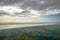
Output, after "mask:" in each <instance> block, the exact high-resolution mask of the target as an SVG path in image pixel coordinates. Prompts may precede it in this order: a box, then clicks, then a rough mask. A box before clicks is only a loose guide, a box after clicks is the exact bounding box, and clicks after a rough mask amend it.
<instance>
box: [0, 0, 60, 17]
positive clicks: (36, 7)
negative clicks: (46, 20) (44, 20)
mask: <svg viewBox="0 0 60 40" xmlns="http://www.w3.org/2000/svg"><path fill="white" fill-rule="evenodd" d="M57 13H60V0H0V16H3V15H6V16H17V17H40V16H42V15H51V14H57Z"/></svg>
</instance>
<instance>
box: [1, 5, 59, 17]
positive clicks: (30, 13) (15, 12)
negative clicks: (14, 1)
mask: <svg viewBox="0 0 60 40" xmlns="http://www.w3.org/2000/svg"><path fill="white" fill-rule="evenodd" d="M58 13H60V10H58V9H53V10H50V9H49V8H46V9H44V10H34V9H32V8H30V7H28V8H27V9H25V10H24V9H22V8H20V7H19V6H0V15H1V14H2V15H5V16H6V15H8V16H10V17H11V16H14V17H16V16H17V17H39V16H42V15H51V14H58Z"/></svg>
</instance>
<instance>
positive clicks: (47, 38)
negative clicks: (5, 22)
mask: <svg viewBox="0 0 60 40" xmlns="http://www.w3.org/2000/svg"><path fill="white" fill-rule="evenodd" d="M0 40H60V25H45V26H33V27H25V28H14V29H13V28H12V29H0Z"/></svg>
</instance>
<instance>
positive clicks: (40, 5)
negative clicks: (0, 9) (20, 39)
mask: <svg viewBox="0 0 60 40" xmlns="http://www.w3.org/2000/svg"><path fill="white" fill-rule="evenodd" d="M22 2H23V3H24V4H23V5H19V4H18V3H22ZM15 3H16V4H18V5H19V6H21V8H23V9H24V8H27V7H31V8H32V9H35V10H36V9H37V10H42V9H46V8H47V7H51V6H53V7H54V8H57V9H60V0H0V5H14V4H15ZM54 8H53V9H54Z"/></svg>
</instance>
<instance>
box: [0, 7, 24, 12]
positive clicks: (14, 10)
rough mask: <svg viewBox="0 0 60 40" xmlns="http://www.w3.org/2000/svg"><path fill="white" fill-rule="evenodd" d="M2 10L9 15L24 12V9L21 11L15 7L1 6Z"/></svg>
mask: <svg viewBox="0 0 60 40" xmlns="http://www.w3.org/2000/svg"><path fill="white" fill-rule="evenodd" d="M0 10H3V11H4V12H7V13H15V12H19V13H20V12H21V11H23V10H22V9H19V8H18V7H15V6H3V7H2V6H1V7H0Z"/></svg>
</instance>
